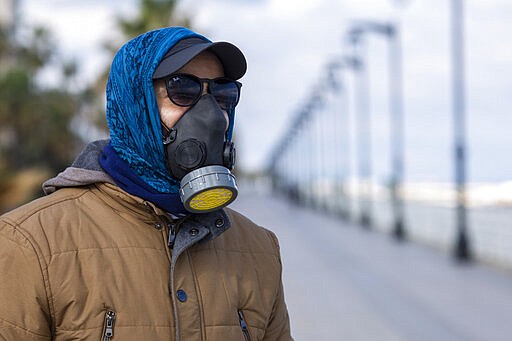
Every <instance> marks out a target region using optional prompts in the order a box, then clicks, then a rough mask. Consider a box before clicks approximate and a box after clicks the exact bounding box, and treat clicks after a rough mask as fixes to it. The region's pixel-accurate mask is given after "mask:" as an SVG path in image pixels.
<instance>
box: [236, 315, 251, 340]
mask: <svg viewBox="0 0 512 341" xmlns="http://www.w3.org/2000/svg"><path fill="white" fill-rule="evenodd" d="M238 319H239V320H240V327H241V328H242V333H244V336H245V340H246V341H251V334H249V328H248V327H247V322H245V317H244V313H243V312H242V310H240V309H239V310H238Z"/></svg>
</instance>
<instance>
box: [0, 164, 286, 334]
mask: <svg viewBox="0 0 512 341" xmlns="http://www.w3.org/2000/svg"><path fill="white" fill-rule="evenodd" d="M76 174H82V175H84V174H85V175H86V176H85V178H87V177H90V179H88V180H87V179H86V180H85V181H83V179H84V177H83V176H82V178H81V180H80V179H78V181H76V184H80V186H78V185H76V186H75V185H73V184H74V182H73V181H74V180H73V176H74V175H76ZM95 178H97V179H102V181H97V182H95V181H94V179H95ZM58 179H59V177H58ZM60 179H61V181H60V182H61V183H63V184H67V185H66V186H64V187H63V188H60V189H59V188H53V190H55V191H54V193H52V194H50V195H48V196H45V197H43V198H40V199H37V200H35V201H33V202H31V203H29V204H27V205H25V206H22V207H20V208H18V209H16V210H14V211H11V212H9V213H7V214H5V215H4V216H2V217H1V219H0V339H2V340H13V341H14V340H34V341H35V340H105V341H106V340H113V341H116V340H123V341H130V340H182V341H195V340H219V341H227V340H241V341H243V340H252V341H255V340H269V341H277V340H292V338H291V336H290V328H289V318H288V313H287V309H286V305H285V301H284V296H283V287H282V282H281V260H280V255H279V246H278V242H277V239H276V237H275V235H274V234H273V233H272V232H270V231H268V230H266V229H264V228H262V227H259V226H257V225H255V224H254V223H253V222H251V221H250V220H249V219H247V218H246V217H244V216H243V215H241V214H239V213H237V212H235V211H233V210H230V209H225V210H220V211H217V212H212V213H208V214H200V215H190V216H187V217H185V218H180V219H176V218H173V217H172V216H170V215H169V214H167V213H166V212H164V211H162V210H161V209H159V208H158V207H156V206H155V205H153V204H152V203H150V202H147V201H145V200H143V199H141V198H138V197H135V196H132V195H130V194H128V193H126V192H124V191H123V190H121V189H120V188H119V187H117V186H115V185H114V184H112V183H110V182H109V181H108V175H106V174H104V173H101V172H100V171H98V170H83V169H80V168H76V167H71V168H68V169H67V170H66V171H65V172H64V173H61V175H60Z"/></svg>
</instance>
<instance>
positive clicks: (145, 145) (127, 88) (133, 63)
mask: <svg viewBox="0 0 512 341" xmlns="http://www.w3.org/2000/svg"><path fill="white" fill-rule="evenodd" d="M190 37H199V38H202V39H206V40H208V39H207V38H205V37H203V36H201V35H199V34H197V33H195V32H193V31H191V30H189V29H187V28H184V27H168V28H162V29H158V30H155V31H150V32H147V33H145V34H142V35H140V36H138V37H136V38H134V39H132V40H130V41H129V42H127V43H126V44H125V45H124V46H123V47H121V49H120V50H119V51H118V52H117V54H116V55H115V57H114V60H113V62H112V66H111V69H110V74H109V78H108V82H107V91H106V92H107V123H108V126H109V129H110V140H111V141H110V143H111V146H112V148H113V149H114V151H115V152H116V153H117V154H118V156H119V157H120V158H121V159H122V160H123V161H125V162H126V163H128V165H129V167H130V169H131V170H132V171H133V172H134V173H135V174H137V176H139V177H140V178H141V179H142V181H144V183H146V184H148V185H149V186H151V188H154V189H155V190H157V191H158V192H160V193H178V190H179V182H178V180H176V179H173V178H172V177H171V175H170V174H169V172H168V171H167V168H166V157H165V152H164V148H163V144H162V128H161V123H160V114H159V110H158V106H157V102H156V97H155V92H154V88H153V79H152V76H153V73H154V71H155V69H156V67H157V66H158V64H159V63H160V61H161V60H162V58H163V57H164V55H165V54H166V53H167V51H168V50H169V49H170V48H171V47H172V46H174V45H175V44H176V43H177V42H178V41H180V40H182V39H185V38H190ZM208 41H209V40H208ZM229 116H230V120H229V121H230V123H229V129H228V133H227V136H228V139H231V134H232V131H233V121H234V119H233V118H234V111H233V112H231V113H229Z"/></svg>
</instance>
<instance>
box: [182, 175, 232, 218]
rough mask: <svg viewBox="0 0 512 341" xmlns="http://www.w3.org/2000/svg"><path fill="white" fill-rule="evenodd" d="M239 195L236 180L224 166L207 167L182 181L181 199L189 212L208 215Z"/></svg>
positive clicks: (186, 176)
mask: <svg viewBox="0 0 512 341" xmlns="http://www.w3.org/2000/svg"><path fill="white" fill-rule="evenodd" d="M237 195H238V189H237V186H236V179H235V177H234V176H233V174H231V172H230V171H229V169H227V168H226V167H223V166H206V167H202V168H199V169H196V170H193V171H192V172H190V173H188V174H187V175H185V176H184V177H183V179H181V183H180V197H181V201H182V202H183V205H184V206H185V208H186V209H187V211H189V212H192V213H207V212H211V211H215V210H218V209H220V208H222V207H225V206H227V205H229V204H230V203H232V202H233V201H234V200H235V199H236V197H237Z"/></svg>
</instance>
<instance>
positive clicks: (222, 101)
mask: <svg viewBox="0 0 512 341" xmlns="http://www.w3.org/2000/svg"><path fill="white" fill-rule="evenodd" d="M211 86H212V89H210V91H211V94H212V95H213V97H215V100H216V101H217V103H219V106H220V107H221V108H222V109H224V110H230V109H232V108H234V107H235V106H236V105H237V104H238V99H239V97H240V89H239V87H238V85H237V84H236V83H235V82H233V81H232V80H229V79H217V80H215V82H212V84H211Z"/></svg>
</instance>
